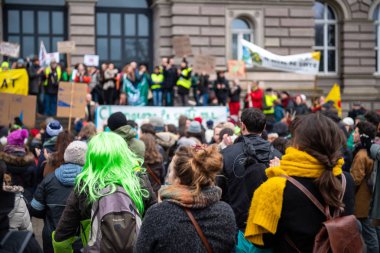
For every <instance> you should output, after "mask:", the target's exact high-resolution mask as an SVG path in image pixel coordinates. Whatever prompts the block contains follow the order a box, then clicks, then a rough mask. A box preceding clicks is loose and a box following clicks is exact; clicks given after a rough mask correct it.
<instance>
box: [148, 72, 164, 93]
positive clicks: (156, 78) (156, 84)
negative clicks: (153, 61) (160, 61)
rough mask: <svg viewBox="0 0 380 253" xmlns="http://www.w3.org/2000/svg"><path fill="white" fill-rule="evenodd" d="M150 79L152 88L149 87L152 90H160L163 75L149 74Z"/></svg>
mask: <svg viewBox="0 0 380 253" xmlns="http://www.w3.org/2000/svg"><path fill="white" fill-rule="evenodd" d="M150 77H151V78H152V82H153V84H152V86H151V87H150V88H151V89H152V90H156V89H161V88H162V86H161V84H162V82H163V81H164V75H163V74H155V73H153V74H151V75H150Z"/></svg>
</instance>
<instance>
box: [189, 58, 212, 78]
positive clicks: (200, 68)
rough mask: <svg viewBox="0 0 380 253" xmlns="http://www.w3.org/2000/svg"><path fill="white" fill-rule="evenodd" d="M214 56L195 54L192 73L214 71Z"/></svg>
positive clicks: (210, 72)
mask: <svg viewBox="0 0 380 253" xmlns="http://www.w3.org/2000/svg"><path fill="white" fill-rule="evenodd" d="M215 65H216V63H215V57H213V56H210V55H196V56H195V59H194V64H193V73H198V74H202V73H206V74H214V73H215Z"/></svg>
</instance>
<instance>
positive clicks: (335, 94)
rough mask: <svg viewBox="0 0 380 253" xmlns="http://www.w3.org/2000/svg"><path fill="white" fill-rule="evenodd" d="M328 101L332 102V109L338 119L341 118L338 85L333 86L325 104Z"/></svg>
mask: <svg viewBox="0 0 380 253" xmlns="http://www.w3.org/2000/svg"><path fill="white" fill-rule="evenodd" d="M329 101H332V102H334V107H335V108H336V109H337V110H338V115H339V117H342V100H341V98H340V86H339V85H338V84H334V86H333V87H332V88H331V90H330V92H329V94H328V95H327V97H326V98H325V102H329Z"/></svg>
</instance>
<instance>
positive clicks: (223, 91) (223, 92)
mask: <svg viewBox="0 0 380 253" xmlns="http://www.w3.org/2000/svg"><path fill="white" fill-rule="evenodd" d="M218 84H222V85H223V86H222V87H221V88H218ZM214 90H215V95H216V97H217V98H219V99H227V97H228V94H229V90H230V86H229V85H228V80H227V79H226V78H225V77H223V78H218V79H216V80H215V81H214Z"/></svg>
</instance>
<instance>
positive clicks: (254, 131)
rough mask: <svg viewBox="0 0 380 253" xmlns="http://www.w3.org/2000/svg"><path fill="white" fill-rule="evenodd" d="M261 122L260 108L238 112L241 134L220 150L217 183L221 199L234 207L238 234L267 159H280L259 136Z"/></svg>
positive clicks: (263, 121)
mask: <svg viewBox="0 0 380 253" xmlns="http://www.w3.org/2000/svg"><path fill="white" fill-rule="evenodd" d="M265 124H266V119H265V115H264V114H263V113H262V112H261V111H260V110H258V109H256V108H249V109H245V110H244V111H243V112H242V115H241V129H242V130H241V132H242V134H243V135H242V136H240V137H239V138H237V139H236V140H235V142H234V144H233V145H231V146H228V147H227V148H225V149H223V150H222V152H221V153H222V155H223V170H222V172H221V175H220V176H219V177H218V185H219V186H220V187H221V188H222V192H223V194H222V200H223V201H225V202H227V203H228V204H229V205H230V206H231V207H232V209H233V210H234V213H235V219H236V224H237V226H238V229H239V234H242V233H243V232H244V230H245V226H246V221H247V217H248V209H249V205H250V200H251V199H252V195H253V192H254V191H255V190H256V189H257V188H258V187H259V186H260V185H261V184H262V183H263V182H265V180H266V175H265V169H266V168H267V167H268V166H269V161H270V160H272V159H274V158H275V157H278V158H281V154H280V153H279V152H278V151H277V150H274V149H273V146H272V145H271V144H270V143H269V142H268V141H265V140H264V139H262V137H261V134H262V132H263V131H264V128H265ZM239 243H241V240H239Z"/></svg>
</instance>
